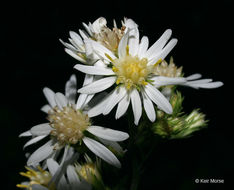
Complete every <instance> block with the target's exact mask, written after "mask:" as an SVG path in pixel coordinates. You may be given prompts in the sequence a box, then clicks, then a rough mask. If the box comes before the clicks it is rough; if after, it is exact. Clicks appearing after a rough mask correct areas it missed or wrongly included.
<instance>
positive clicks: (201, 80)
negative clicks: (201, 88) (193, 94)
mask: <svg viewBox="0 0 234 190" xmlns="http://www.w3.org/2000/svg"><path fill="white" fill-rule="evenodd" d="M212 81H213V80H212V79H200V80H194V81H188V82H187V83H189V84H190V85H193V84H195V85H196V84H205V83H209V82H212Z"/></svg>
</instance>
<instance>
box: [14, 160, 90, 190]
mask: <svg viewBox="0 0 234 190" xmlns="http://www.w3.org/2000/svg"><path fill="white" fill-rule="evenodd" d="M46 163H47V166H48V171H46V170H44V169H42V168H41V167H40V166H38V167H37V168H29V167H26V169H27V172H20V174H21V175H22V176H25V177H27V178H29V180H30V181H25V182H22V183H21V184H17V187H19V188H24V189H28V190H55V189H57V190H76V189H83V190H90V189H91V188H92V186H91V184H89V183H87V182H86V181H84V180H83V179H80V177H79V175H78V174H77V172H76V168H75V166H73V165H72V164H67V165H66V167H65V168H64V171H63V173H61V175H60V176H58V177H57V174H58V172H59V169H60V165H59V164H58V163H57V162H56V161H55V160H54V159H52V158H50V159H47V160H46ZM55 177H56V181H55V180H54V178H55Z"/></svg>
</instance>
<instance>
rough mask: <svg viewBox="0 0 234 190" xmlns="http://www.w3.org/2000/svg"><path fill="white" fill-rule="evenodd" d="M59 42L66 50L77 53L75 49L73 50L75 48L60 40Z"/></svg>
mask: <svg viewBox="0 0 234 190" xmlns="http://www.w3.org/2000/svg"><path fill="white" fill-rule="evenodd" d="M59 41H60V42H61V43H62V44H63V45H64V46H65V47H66V48H67V49H70V50H72V51H75V52H76V51H77V49H76V48H75V47H73V46H72V45H71V44H69V43H66V42H64V41H63V40H61V39H59Z"/></svg>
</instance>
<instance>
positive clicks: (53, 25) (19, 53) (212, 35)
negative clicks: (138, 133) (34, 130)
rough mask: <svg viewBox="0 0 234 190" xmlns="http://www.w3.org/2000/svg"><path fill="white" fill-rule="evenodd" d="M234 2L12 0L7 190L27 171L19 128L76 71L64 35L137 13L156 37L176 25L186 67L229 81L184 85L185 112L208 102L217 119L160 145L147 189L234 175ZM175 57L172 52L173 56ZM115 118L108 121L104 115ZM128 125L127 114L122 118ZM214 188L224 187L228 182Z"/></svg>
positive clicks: (6, 17)
mask: <svg viewBox="0 0 234 190" xmlns="http://www.w3.org/2000/svg"><path fill="white" fill-rule="evenodd" d="M233 8H234V7H233V3H232V1H231V0H222V1H219V2H213V1H188V2H187V3H182V2H181V3H180V2H175V1H174V2H168V1H149V2H147V1H141V2H137V1H134V2H127V1H125V2H120V1H108V2H105V3H104V2H99V1H96V2H79V1H76V3H75V2H67V3H63V4H59V3H57V4H54V5H53V6H50V5H47V4H36V3H34V4H27V6H26V5H23V4H20V5H17V4H13V3H12V4H11V5H8V6H3V7H2V9H3V10H2V11H1V13H0V14H1V15H0V16H1V18H0V19H1V31H0V32H1V33H0V34H1V35H0V42H1V51H0V62H1V72H2V73H1V97H2V98H1V106H0V121H1V124H0V125H1V126H0V127H1V138H0V139H1V159H2V161H1V173H2V174H3V177H1V179H2V181H3V182H2V183H4V185H6V187H5V189H14V188H15V184H17V183H20V182H21V181H22V180H24V178H22V177H20V176H19V174H18V172H19V171H23V170H24V165H25V163H26V159H25V157H24V154H25V151H24V152H23V150H22V147H23V144H24V143H25V142H26V139H19V138H18V135H19V134H20V133H21V132H23V131H26V130H28V129H29V128H31V127H32V126H34V125H36V124H39V123H42V122H44V121H45V115H44V114H43V113H42V112H40V108H41V106H42V105H44V104H45V103H46V100H45V98H44V96H43V94H42V89H43V87H45V86H48V87H50V88H51V89H53V90H54V91H61V92H63V91H64V84H65V81H66V80H67V79H68V78H69V76H70V75H71V74H72V73H76V74H77V76H78V81H79V83H80V84H81V82H82V81H83V75H82V74H80V73H78V72H77V71H75V70H74V69H73V66H74V65H75V64H76V63H77V61H76V60H75V59H73V58H71V57H70V56H69V55H67V54H66V53H65V52H64V48H63V46H62V44H60V42H59V40H58V39H59V38H61V39H63V40H65V41H67V38H68V37H69V33H68V32H69V31H70V30H73V31H76V32H77V31H78V29H81V28H82V24H81V23H82V22H85V23H88V22H93V21H94V20H95V19H97V18H98V17H100V16H104V17H106V18H107V20H108V24H109V25H108V26H110V27H111V26H112V19H116V21H117V23H119V25H120V20H122V19H123V17H124V16H125V17H128V18H132V19H133V20H134V21H135V22H136V23H137V24H138V25H139V29H140V32H141V36H142V35H147V36H148V37H149V39H150V44H153V43H154V42H155V41H156V40H157V39H158V37H160V35H161V34H162V33H163V32H164V30H165V29H167V28H171V29H172V30H173V37H175V38H178V40H179V42H178V45H177V46H176V47H175V48H174V50H173V51H172V52H171V54H170V55H173V57H174V60H175V63H176V64H177V65H178V66H183V68H184V73H185V75H187V76H188V75H190V74H193V73H198V72H199V73H201V74H202V75H203V76H204V77H207V78H213V79H214V80H220V81H223V82H224V86H223V87H221V88H219V89H215V90H199V91H197V90H194V89H190V88H182V87H181V88H180V90H181V91H182V93H183V95H184V96H185V101H184V107H185V111H187V112H189V111H192V109H194V108H201V111H203V112H204V113H205V114H206V115H207V119H208V120H210V122H209V126H208V128H207V129H204V130H202V131H200V132H197V133H195V134H194V136H193V137H192V138H189V139H185V140H178V141H169V142H167V143H165V144H163V145H162V146H161V147H159V148H158V150H157V151H156V152H155V155H154V157H153V158H152V159H151V160H150V162H149V164H148V167H147V171H148V175H145V176H143V178H142V181H143V183H142V184H141V185H140V187H141V189H159V188H158V187H159V186H161V185H162V186H163V187H164V188H165V189H200V188H202V187H205V188H207V186H213V185H212V184H196V183H195V182H194V180H195V179H196V178H203V179H210V178H215V179H224V180H225V184H227V183H228V182H230V181H229V180H230V179H231V178H233V171H234V164H233V160H234V156H233V145H234V144H233V127H234V126H233V98H232V93H233V92H232V87H233V84H232V82H233V67H232V66H233V32H234V26H233ZM168 58H169V57H168ZM105 122H106V123H107V124H111V122H110V121H109V120H106V121H105ZM116 123H117V124H118V125H121V121H117V122H116ZM214 187H217V188H220V189H223V187H224V185H223V184H216V185H214Z"/></svg>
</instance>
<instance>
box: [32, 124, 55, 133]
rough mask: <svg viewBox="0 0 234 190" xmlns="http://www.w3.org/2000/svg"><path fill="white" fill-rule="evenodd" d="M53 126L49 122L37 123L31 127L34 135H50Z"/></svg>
mask: <svg viewBox="0 0 234 190" xmlns="http://www.w3.org/2000/svg"><path fill="white" fill-rule="evenodd" d="M51 130H52V128H51V127H50V125H49V123H43V124H39V125H36V126H34V127H32V128H31V129H30V132H31V134H32V135H36V136H40V135H48V134H49V133H50V132H51Z"/></svg>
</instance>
